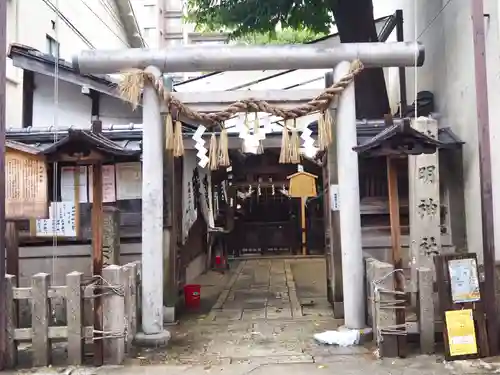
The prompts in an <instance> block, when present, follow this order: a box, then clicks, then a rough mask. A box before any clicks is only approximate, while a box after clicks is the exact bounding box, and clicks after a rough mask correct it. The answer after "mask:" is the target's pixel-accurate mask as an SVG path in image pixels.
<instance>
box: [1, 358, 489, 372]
mask: <svg viewBox="0 0 500 375" xmlns="http://www.w3.org/2000/svg"><path fill="white" fill-rule="evenodd" d="M462 362H465V361H462ZM494 373H498V369H497V368H495V367H489V366H487V364H486V365H485V363H484V362H482V361H477V360H476V361H467V363H466V364H465V363H443V362H442V361H441V360H439V359H436V358H435V357H433V356H419V357H417V358H412V359H406V360H401V359H396V360H390V359H384V360H373V359H371V358H365V357H363V356H352V355H351V356H335V357H332V358H330V361H325V362H322V363H267V364H259V363H257V364H255V363H244V364H231V365H222V366H221V365H216V366H207V365H205V366H196V365H195V366H189V365H178V366H172V365H157V366H114V367H106V366H105V367H101V368H65V369H60V368H45V369H37V370H26V371H19V372H6V373H5V374H9V375H10V374H38V375H54V374H63V375H165V374H167V375H212V374H217V375H250V374H251V375H268V374H273V375H323V374H324V375H326V374H336V375H459V374H471V375H472V374H494Z"/></svg>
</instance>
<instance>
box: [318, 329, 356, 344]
mask: <svg viewBox="0 0 500 375" xmlns="http://www.w3.org/2000/svg"><path fill="white" fill-rule="evenodd" d="M359 337H360V331H359V330H357V329H343V330H340V331H325V332H321V333H316V334H314V339H315V340H316V341H318V342H320V343H321V344H328V345H338V346H351V345H357V344H359Z"/></svg>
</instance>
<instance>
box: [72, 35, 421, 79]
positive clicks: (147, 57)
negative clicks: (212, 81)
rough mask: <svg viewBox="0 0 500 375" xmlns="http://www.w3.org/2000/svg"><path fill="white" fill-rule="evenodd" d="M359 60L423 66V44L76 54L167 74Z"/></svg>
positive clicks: (98, 66) (96, 67)
mask: <svg viewBox="0 0 500 375" xmlns="http://www.w3.org/2000/svg"><path fill="white" fill-rule="evenodd" d="M356 59H359V60H360V61H362V62H363V65H365V66H366V67H390V66H399V67H404V66H415V65H417V66H421V65H422V64H423V63H424V59H425V51H424V47H423V45H422V44H420V43H418V42H417V43H415V42H394V43H345V44H339V45H337V46H324V45H323V46H317V45H312V44H309V45H281V46H231V45H222V46H188V47H172V48H166V49H161V50H151V49H139V48H131V49H125V50H117V51H104V50H103V51H99V50H97V51H96V50H89V51H83V52H81V53H80V54H79V55H77V56H75V57H74V58H73V66H74V67H75V68H76V69H78V70H79V71H80V72H81V73H90V74H92V73H94V74H112V73H117V72H119V71H122V70H125V69H131V68H137V69H145V68H147V67H148V66H151V65H152V66H156V67H157V68H158V69H160V71H162V72H163V73H174V72H207V71H208V72H210V71H244V70H280V69H329V68H331V67H332V66H335V65H337V64H338V63H340V62H342V61H354V60H356Z"/></svg>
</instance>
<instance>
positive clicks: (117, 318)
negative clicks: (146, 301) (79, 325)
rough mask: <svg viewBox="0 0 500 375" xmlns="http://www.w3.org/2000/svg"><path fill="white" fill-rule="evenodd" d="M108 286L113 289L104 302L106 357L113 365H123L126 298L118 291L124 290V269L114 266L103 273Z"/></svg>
mask: <svg viewBox="0 0 500 375" xmlns="http://www.w3.org/2000/svg"><path fill="white" fill-rule="evenodd" d="M102 277H103V279H104V280H106V285H109V286H111V287H112V288H113V290H110V293H109V294H107V295H106V296H105V298H104V301H103V316H104V319H103V330H104V331H105V332H106V333H107V337H106V339H105V340H104V357H105V358H106V362H107V363H109V364H111V365H121V364H122V363H123V361H124V360H125V337H124V333H125V332H124V331H125V326H124V322H125V303H124V296H123V295H120V294H117V293H116V291H115V290H114V289H116V290H120V289H122V288H123V282H122V269H121V267H120V266H117V265H115V264H112V265H110V266H108V267H106V268H105V269H104V270H103V271H102Z"/></svg>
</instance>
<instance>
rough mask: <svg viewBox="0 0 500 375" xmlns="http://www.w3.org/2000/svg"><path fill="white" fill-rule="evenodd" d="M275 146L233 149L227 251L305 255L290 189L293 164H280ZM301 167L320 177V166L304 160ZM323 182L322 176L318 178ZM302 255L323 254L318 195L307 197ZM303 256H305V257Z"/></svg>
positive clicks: (297, 210)
mask: <svg viewBox="0 0 500 375" xmlns="http://www.w3.org/2000/svg"><path fill="white" fill-rule="evenodd" d="M279 151H280V150H279V149H273V148H271V149H266V150H265V151H264V152H263V153H262V154H260V155H252V154H242V153H232V159H233V160H232V163H233V167H232V171H231V172H230V175H231V179H232V189H231V190H232V196H233V199H234V202H235V204H234V205H233V210H234V212H233V216H234V224H233V225H234V227H233V230H232V231H231V233H230V234H229V235H228V244H227V246H228V254H229V255H230V256H234V257H242V256H255V255H298V254H304V249H303V244H302V226H303V223H302V220H301V215H302V212H301V199H300V198H293V197H291V196H290V193H289V188H290V184H289V182H290V181H289V179H288V177H289V176H290V175H293V174H294V173H296V172H297V169H298V167H297V165H293V164H279V160H278V159H279ZM301 169H303V170H304V171H306V172H308V173H310V174H312V175H315V176H321V167H320V166H319V165H317V164H316V163H314V162H313V161H312V160H307V159H303V161H302V164H301ZM317 182H318V186H321V180H318V181H317ZM318 190H320V189H318ZM305 206H306V207H305V224H306V225H305V231H306V236H305V238H306V239H307V240H306V244H305V245H306V246H305V247H306V251H305V253H306V254H321V253H323V252H324V223H323V208H322V196H321V193H319V194H318V196H317V197H314V198H310V199H308V200H306V201H305ZM306 254H304V255H306Z"/></svg>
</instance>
